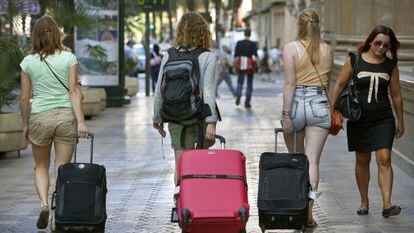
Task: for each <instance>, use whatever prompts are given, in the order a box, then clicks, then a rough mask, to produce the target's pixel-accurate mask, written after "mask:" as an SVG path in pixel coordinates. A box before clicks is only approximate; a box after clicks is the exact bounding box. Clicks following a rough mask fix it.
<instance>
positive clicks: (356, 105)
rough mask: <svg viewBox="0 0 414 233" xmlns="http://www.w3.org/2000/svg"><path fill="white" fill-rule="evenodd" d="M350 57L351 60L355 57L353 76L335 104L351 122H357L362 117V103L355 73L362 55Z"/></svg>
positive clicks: (351, 54)
mask: <svg viewBox="0 0 414 233" xmlns="http://www.w3.org/2000/svg"><path fill="white" fill-rule="evenodd" d="M349 56H350V57H351V58H352V56H354V57H355V61H354V66H353V69H352V75H351V78H350V79H349V80H348V84H347V85H346V86H345V88H344V89H343V90H342V93H341V95H340V97H339V99H338V101H337V102H336V104H335V108H336V109H337V110H338V111H339V112H340V113H341V114H342V116H343V117H345V118H347V119H348V120H349V121H357V120H359V118H360V117H361V103H360V102H359V91H358V90H357V88H356V77H355V73H356V70H357V68H358V63H359V59H360V57H361V55H360V54H357V55H355V54H353V53H350V54H349ZM351 60H352V59H351Z"/></svg>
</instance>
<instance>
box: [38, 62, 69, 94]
mask: <svg viewBox="0 0 414 233" xmlns="http://www.w3.org/2000/svg"><path fill="white" fill-rule="evenodd" d="M43 61H44V62H45V63H46V65H47V67H48V68H49V70H50V71H51V72H52V74H53V76H54V77H55V78H56V79H57V80H58V81H59V82H60V84H62V86H63V87H64V88H65V89H66V90H67V91H68V92H69V88H68V87H67V86H66V85H65V84H64V83H63V82H62V81H61V80H60V79H59V78H58V76H57V75H56V73H55V72H54V71H53V70H52V68H50V65H49V63H48V62H47V61H46V59H43Z"/></svg>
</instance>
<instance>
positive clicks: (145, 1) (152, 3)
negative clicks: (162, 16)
mask: <svg viewBox="0 0 414 233" xmlns="http://www.w3.org/2000/svg"><path fill="white" fill-rule="evenodd" d="M136 1H137V3H138V7H140V8H143V9H144V10H147V11H163V10H168V8H169V6H170V1H169V0H136Z"/></svg>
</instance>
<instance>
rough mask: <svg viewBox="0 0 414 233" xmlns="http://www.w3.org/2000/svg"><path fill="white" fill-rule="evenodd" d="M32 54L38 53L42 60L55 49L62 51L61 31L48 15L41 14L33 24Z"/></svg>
mask: <svg viewBox="0 0 414 233" xmlns="http://www.w3.org/2000/svg"><path fill="white" fill-rule="evenodd" d="M31 40H32V54H36V53H38V54H39V55H40V59H41V60H43V59H45V58H46V57H47V56H49V55H52V54H54V53H55V52H56V51H62V50H64V49H63V45H62V41H61V32H60V30H59V27H58V26H57V24H56V22H55V20H54V19H53V18H52V17H50V16H48V15H45V16H42V17H41V18H40V19H39V20H38V21H37V23H36V24H35V26H34V29H33V32H32V38H31Z"/></svg>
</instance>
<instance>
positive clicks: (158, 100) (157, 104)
mask: <svg viewBox="0 0 414 233" xmlns="http://www.w3.org/2000/svg"><path fill="white" fill-rule="evenodd" d="M167 61H168V52H167V53H165V55H164V57H163V58H162V61H161V66H160V72H159V73H158V80H157V84H156V85H155V92H154V115H153V117H152V126H153V127H154V129H156V130H158V132H159V133H160V134H161V136H163V137H165V135H166V133H165V131H164V124H163V122H162V119H161V114H160V111H161V106H162V97H161V82H162V78H163V75H164V66H165V63H167Z"/></svg>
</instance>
